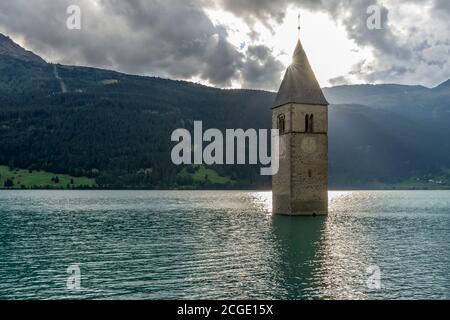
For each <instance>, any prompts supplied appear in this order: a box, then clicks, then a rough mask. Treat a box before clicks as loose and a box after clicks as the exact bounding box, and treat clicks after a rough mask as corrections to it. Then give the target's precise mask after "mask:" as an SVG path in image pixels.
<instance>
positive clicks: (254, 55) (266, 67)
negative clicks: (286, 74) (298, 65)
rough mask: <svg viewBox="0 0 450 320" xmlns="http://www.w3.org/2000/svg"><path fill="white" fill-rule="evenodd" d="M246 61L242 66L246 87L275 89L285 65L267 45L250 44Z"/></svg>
mask: <svg viewBox="0 0 450 320" xmlns="http://www.w3.org/2000/svg"><path fill="white" fill-rule="evenodd" d="M246 57H247V59H246V61H245V63H244V65H243V67H242V76H243V79H244V83H243V84H244V87H246V88H255V87H259V88H261V89H273V86H274V84H278V83H279V82H280V73H281V72H283V70H284V66H283V64H282V63H281V62H280V61H277V60H276V59H275V58H274V57H273V55H272V52H271V51H270V50H269V49H268V48H267V47H265V46H261V45H257V46H249V47H248V50H247V54H246Z"/></svg>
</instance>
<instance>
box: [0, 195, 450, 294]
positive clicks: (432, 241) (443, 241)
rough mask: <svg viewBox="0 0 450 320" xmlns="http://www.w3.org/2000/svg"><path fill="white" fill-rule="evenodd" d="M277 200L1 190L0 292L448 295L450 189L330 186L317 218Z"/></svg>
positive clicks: (243, 196) (264, 198)
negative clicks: (275, 209)
mask: <svg viewBox="0 0 450 320" xmlns="http://www.w3.org/2000/svg"><path fill="white" fill-rule="evenodd" d="M271 197H272V195H271V192H245V191H94V192H93V191H51V192H48V191H20V192H19V191H2V192H0V244H1V245H0V257H1V260H0V279H2V281H1V282H0V299H6V298H12V299H24V298H32V299H60V298H81V299H169V298H174V299H177V298H185V299H206V298H210V299H245V298H248V299H326V298H330V299H351V298H355V299H381V298H389V299H403V298H414V299H431V298H437V299H443V298H449V297H450V278H449V274H450V241H449V236H450V192H448V191H408V192H405V191H352V192H330V194H329V207H330V214H329V216H328V217H315V218H314V217H286V216H273V215H272V208H271V206H272V199H271ZM73 264H77V265H79V266H80V270H81V290H80V291H72V290H68V289H67V287H66V283H67V278H68V276H69V275H68V274H67V267H68V266H69V265H73ZM373 267H376V268H379V270H380V272H381V278H380V286H381V287H380V288H379V289H378V288H373V287H370V286H368V280H369V279H370V276H371V273H370V272H368V271H370V270H373V269H370V268H373Z"/></svg>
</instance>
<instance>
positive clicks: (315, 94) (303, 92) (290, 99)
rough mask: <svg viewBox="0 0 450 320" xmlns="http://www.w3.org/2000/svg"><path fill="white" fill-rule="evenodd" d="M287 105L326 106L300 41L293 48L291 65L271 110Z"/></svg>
mask: <svg viewBox="0 0 450 320" xmlns="http://www.w3.org/2000/svg"><path fill="white" fill-rule="evenodd" d="M288 103H302V104H315V105H328V104H329V103H328V102H327V100H326V99H325V96H324V95H323V92H322V89H321V88H320V86H319V83H318V82H317V79H316V76H315V75H314V72H313V70H312V69H311V65H310V64H309V61H308V57H307V56H306V53H305V50H303V46H302V43H301V41H300V39H299V40H298V43H297V47H296V48H295V52H294V57H293V60H292V64H291V65H290V66H289V67H288V68H287V70H286V74H285V75H284V79H283V82H282V83H281V87H280V90H279V91H278V95H277V98H276V99H275V102H274V104H273V108H277V107H281V106H283V105H285V104H288Z"/></svg>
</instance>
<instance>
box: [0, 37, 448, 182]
mask: <svg viewBox="0 0 450 320" xmlns="http://www.w3.org/2000/svg"><path fill="white" fill-rule="evenodd" d="M4 38H5V37H2V39H4ZM8 39H9V38H8ZM9 41H11V40H9ZM3 42H5V40H3ZM6 42H8V41H7V40H6ZM10 46H12V47H14V48H15V49H14V50H12V53H10V54H8V53H4V54H1V55H0V165H1V164H8V165H10V166H11V167H18V168H27V169H31V170H38V169H41V170H45V171H49V172H54V173H58V174H70V175H72V176H88V177H90V178H95V179H96V181H97V184H98V185H100V186H101V187H103V188H164V189H168V188H175V187H176V188H269V187H270V178H269V177H261V176H260V175H259V167H257V166H238V165H236V166H213V167H210V168H202V167H177V166H175V165H172V162H171V159H170V151H171V148H172V147H173V145H174V143H172V142H171V141H170V136H171V133H172V131H173V130H174V129H177V128H187V129H189V130H191V131H192V126H193V121H195V120H202V121H203V125H204V128H219V129H221V130H224V129H226V128H243V129H247V128H270V126H271V109H270V107H271V105H272V103H273V101H274V99H275V94H274V93H273V92H264V91H257V90H224V89H217V88H211V87H207V86H203V85H198V84H194V83H190V82H184V81H173V80H167V79H161V78H153V77H141V76H132V75H126V74H122V73H118V72H115V71H109V70H101V69H95V68H86V67H75V66H64V65H53V64H48V63H46V62H45V61H43V60H42V59H40V58H39V59H32V58H23V57H24V56H27V55H25V54H24V52H27V51H26V50H24V49H18V48H17V47H16V46H15V45H10ZM19 48H20V47H19ZM3 52H6V50H4V51H3ZM20 52H22V54H19V53H20ZM32 56H34V55H33V54H32V53H31V55H30V57H32ZM448 83H450V82H448ZM448 83H444V84H442V85H441V86H438V87H436V88H433V89H429V88H426V87H421V86H400V85H365V86H340V87H334V88H325V89H324V93H325V96H326V97H327V99H328V100H329V101H330V102H332V103H333V104H332V105H331V106H330V184H331V186H332V187H333V188H340V189H343V188H346V189H347V188H348V189H350V188H392V187H398V188H412V187H417V188H437V187H439V188H440V187H444V184H446V183H447V182H446V181H448V180H450V179H449V178H450V170H449V168H450V166H449V164H450V143H449V142H447V139H446V137H448V136H449V134H450V127H449V126H448V123H449V120H450V119H449V117H450V88H449V86H448Z"/></svg>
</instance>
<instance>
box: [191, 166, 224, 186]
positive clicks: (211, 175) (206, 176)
mask: <svg viewBox="0 0 450 320" xmlns="http://www.w3.org/2000/svg"><path fill="white" fill-rule="evenodd" d="M192 179H193V180H194V181H195V182H207V181H208V182H209V183H212V184H228V183H230V182H231V179H230V178H228V177H222V176H221V175H219V174H218V173H217V172H216V171H214V170H213V169H207V168H205V167H200V168H198V170H197V171H196V172H195V173H194V174H193V175H192Z"/></svg>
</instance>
